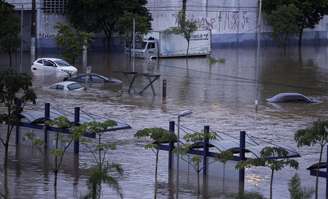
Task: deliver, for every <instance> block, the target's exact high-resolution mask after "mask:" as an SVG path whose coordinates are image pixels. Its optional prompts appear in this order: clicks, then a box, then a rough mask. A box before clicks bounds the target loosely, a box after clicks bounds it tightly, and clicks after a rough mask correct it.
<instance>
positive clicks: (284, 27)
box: [266, 4, 300, 50]
mask: <svg viewBox="0 0 328 199" xmlns="http://www.w3.org/2000/svg"><path fill="white" fill-rule="evenodd" d="M299 15H300V11H299V9H298V8H297V7H296V6H295V5H294V4H290V5H282V6H280V7H278V8H277V10H274V11H272V13H271V14H268V15H267V16H266V18H267V20H268V22H269V24H270V25H271V26H272V31H273V32H272V36H273V38H274V39H275V40H276V41H277V42H278V44H279V45H281V46H282V47H283V48H284V49H285V50H286V46H287V43H288V38H289V36H290V35H292V34H295V33H297V32H298V26H297V18H298V17H299Z"/></svg>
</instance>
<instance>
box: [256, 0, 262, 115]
mask: <svg viewBox="0 0 328 199" xmlns="http://www.w3.org/2000/svg"><path fill="white" fill-rule="evenodd" d="M258 6H259V9H258V16H257V28H256V30H257V33H256V37H257V49H256V71H255V75H256V77H255V78H256V97H255V111H256V112H257V110H258V98H259V82H258V81H259V78H258V76H259V73H260V72H259V71H260V66H261V63H260V61H261V25H262V0H259V5H258Z"/></svg>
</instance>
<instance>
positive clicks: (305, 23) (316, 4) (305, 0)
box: [263, 0, 328, 46]
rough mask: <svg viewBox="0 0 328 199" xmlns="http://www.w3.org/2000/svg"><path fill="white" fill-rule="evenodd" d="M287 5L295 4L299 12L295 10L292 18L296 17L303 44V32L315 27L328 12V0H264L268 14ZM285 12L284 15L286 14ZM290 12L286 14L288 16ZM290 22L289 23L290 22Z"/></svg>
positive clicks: (300, 42)
mask: <svg viewBox="0 0 328 199" xmlns="http://www.w3.org/2000/svg"><path fill="white" fill-rule="evenodd" d="M284 5H285V6H287V8H288V7H289V8H292V7H293V6H295V7H296V8H297V10H298V11H297V12H294V11H296V10H294V11H293V14H295V15H296V16H293V17H292V18H291V20H294V18H296V23H295V24H297V27H298V31H297V32H298V35H299V46H301V45H302V38H303V32H304V29H305V28H311V29H313V28H314V27H315V25H317V24H318V23H319V21H320V20H321V19H322V18H323V17H324V15H326V14H327V13H328V1H327V0H316V1H314V0H275V1H272V0H263V10H264V12H265V13H266V14H267V15H271V14H272V13H273V12H277V11H278V10H279V9H281V6H284ZM285 14H286V13H285ZM285 14H284V15H285ZM287 15H288V14H286V16H287ZM288 24H289V23H288Z"/></svg>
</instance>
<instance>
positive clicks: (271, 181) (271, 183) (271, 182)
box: [270, 170, 274, 199]
mask: <svg viewBox="0 0 328 199" xmlns="http://www.w3.org/2000/svg"><path fill="white" fill-rule="evenodd" d="M273 172H274V171H273V170H271V180H270V199H272V185H273Z"/></svg>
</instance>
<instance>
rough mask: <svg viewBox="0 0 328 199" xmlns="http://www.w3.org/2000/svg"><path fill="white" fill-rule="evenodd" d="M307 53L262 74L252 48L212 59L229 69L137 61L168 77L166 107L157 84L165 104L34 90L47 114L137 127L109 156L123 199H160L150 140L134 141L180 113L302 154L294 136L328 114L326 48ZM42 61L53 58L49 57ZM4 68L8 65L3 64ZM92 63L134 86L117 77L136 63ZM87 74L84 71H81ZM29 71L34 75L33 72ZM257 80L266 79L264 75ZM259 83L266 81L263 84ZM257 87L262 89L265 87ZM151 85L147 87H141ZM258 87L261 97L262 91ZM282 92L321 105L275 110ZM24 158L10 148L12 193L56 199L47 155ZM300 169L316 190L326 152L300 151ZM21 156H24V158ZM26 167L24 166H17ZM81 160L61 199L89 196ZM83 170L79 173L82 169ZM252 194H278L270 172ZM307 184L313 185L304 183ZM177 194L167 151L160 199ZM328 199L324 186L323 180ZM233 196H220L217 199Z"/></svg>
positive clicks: (85, 163)
mask: <svg viewBox="0 0 328 199" xmlns="http://www.w3.org/2000/svg"><path fill="white" fill-rule="evenodd" d="M316 49H317V48H312V47H306V48H304V50H303V57H302V59H299V57H298V55H297V53H296V52H297V50H293V49H291V50H290V52H289V53H288V55H287V56H283V55H282V53H281V52H280V50H279V49H275V48H267V49H264V50H263V53H262V55H263V57H262V58H261V59H262V64H261V68H260V69H258V70H257V71H258V72H256V68H255V65H256V64H255V51H256V49H253V48H241V49H215V50H214V51H213V56H214V57H216V58H224V59H225V63H215V64H212V65H209V63H208V60H207V59H206V58H190V59H189V65H188V66H186V62H185V60H184V59H163V60H160V61H159V64H157V63H156V61H153V62H149V61H144V60H137V62H136V67H135V68H136V71H139V72H153V73H159V74H161V80H163V79H167V81H168V98H167V101H166V102H167V103H166V104H165V105H163V104H162V103H161V96H160V94H161V81H158V82H156V83H155V88H156V92H157V96H155V97H154V96H152V94H151V92H150V90H148V91H147V92H146V93H145V94H144V95H143V96H138V95H128V94H127V92H126V90H127V84H125V86H124V88H123V92H117V91H112V90H111V89H109V88H107V87H100V88H98V87H96V88H90V89H88V90H87V91H83V92H77V93H61V92H54V91H51V90H49V89H48V86H49V85H50V84H52V83H54V82H57V81H59V80H61V79H62V77H61V76H60V75H59V76H58V75H50V76H45V75H34V76H33V78H34V79H33V81H34V87H35V90H36V92H37V94H38V103H37V106H38V107H40V108H41V107H42V106H43V103H45V102H50V103H51V104H52V107H53V108H57V109H65V110H69V111H71V112H72V111H73V107H75V106H80V107H81V108H82V110H84V111H87V112H90V113H93V114H96V115H102V116H106V117H110V118H115V119H118V120H121V121H125V122H127V123H128V124H130V125H131V126H132V127H133V129H131V130H123V131H117V132H112V133H109V134H108V135H107V136H106V139H107V140H108V141H112V142H116V143H118V149H117V150H116V151H113V152H111V153H110V154H109V157H110V158H111V160H114V161H116V162H118V163H121V164H122V166H123V168H124V170H125V174H124V176H123V177H122V178H121V179H120V184H121V186H122V188H123V193H124V198H152V196H153V187H154V184H153V173H154V163H155V156H154V154H153V153H152V152H151V151H147V150H144V149H143V147H142V144H143V142H141V143H140V141H137V140H136V139H135V138H134V137H133V134H134V133H135V132H136V130H138V129H142V128H145V127H155V126H156V127H157V126H159V127H164V128H167V127H168V122H169V121H170V120H176V118H177V113H178V112H179V111H181V110H185V109H191V110H192V111H193V114H192V115H191V116H189V117H187V118H183V121H182V124H183V125H184V126H188V127H190V128H192V129H195V130H202V129H203V126H204V125H210V127H211V129H217V130H220V131H224V132H227V133H229V134H231V135H234V136H238V135H239V131H241V130H246V131H247V132H248V133H249V134H251V135H253V136H256V137H259V138H261V139H264V140H266V141H269V142H275V143H277V144H281V145H287V146H289V147H294V148H296V144H295V143H294V141H293V135H294V132H295V131H296V130H297V129H299V128H303V127H305V126H307V125H309V124H310V123H311V122H312V121H313V120H315V119H317V118H319V117H325V116H326V112H327V109H328V108H327V107H328V106H327V99H328V98H327V96H328V95H327V92H328V90H327V83H326V82H327V78H328V76H327V73H328V70H327V66H328V64H327V59H326V53H325V52H326V51H327V49H326V48H324V47H321V48H320V50H316ZM42 56H52V55H51V54H50V55H49V54H46V53H43V54H42ZM1 60H3V59H1ZM89 62H90V63H89V64H90V65H92V66H93V72H96V73H100V74H104V75H111V76H114V77H116V78H120V79H122V80H125V79H124V77H123V76H120V75H119V74H117V73H113V71H117V70H121V71H128V70H131V67H130V65H129V60H128V58H127V57H126V56H125V55H122V54H110V55H107V54H105V53H90V54H89ZM79 69H80V71H82V68H81V67H80V68H79ZM24 70H25V71H27V72H29V66H28V65H26V67H25V68H24ZM256 74H258V76H257V75H256ZM257 79H258V81H256V80H257ZM257 82H259V84H258V85H259V86H258V87H257ZM145 83H146V82H145V81H144V80H142V79H138V80H137V82H136V88H137V89H140V88H141V87H142V85H144V84H145ZM257 88H258V90H257ZM257 92H259V96H260V99H259V101H260V106H259V110H258V112H257V113H256V112H255V109H254V105H253V104H254V100H255V96H256V94H257ZM279 92H301V93H303V94H305V95H307V96H310V97H313V98H315V99H318V100H319V101H321V103H318V104H310V105H309V104H283V105H280V104H279V105H274V104H268V103H266V102H265V99H266V98H268V97H271V96H273V95H275V94H277V93H279ZM28 150H31V149H30V147H27V148H26V149H24V150H18V152H20V153H18V152H17V153H16V152H15V150H14V149H12V150H11V158H10V159H11V160H12V162H11V166H10V169H9V184H10V192H11V194H12V196H13V198H52V197H53V187H52V180H53V176H52V172H51V170H50V169H49V165H48V163H47V162H45V157H44V156H42V155H39V156H38V155H37V154H34V155H32V153H30V152H29V153H26V151H28ZM299 152H300V153H301V155H302V158H299V161H300V163H301V164H300V166H301V167H300V169H299V171H298V173H299V175H300V177H301V178H302V179H303V185H304V186H314V180H315V178H314V177H309V172H308V171H307V170H306V168H307V167H308V166H309V165H311V164H312V163H314V162H315V161H316V160H317V156H318V154H317V152H318V148H316V147H313V148H302V149H300V150H299ZM18 156H19V157H18ZM16 160H17V161H16ZM73 160H74V157H73V155H72V154H69V155H68V156H67V157H66V159H65V162H64V164H65V165H64V168H63V171H62V172H61V174H60V177H59V187H58V194H59V195H58V196H59V198H79V197H80V196H81V195H83V194H85V191H86V178H87V170H86V169H87V168H88V167H89V166H91V165H92V157H91V156H90V154H87V153H83V152H82V153H81V154H80V159H79V165H80V171H81V172H80V173H79V175H78V174H76V170H77V167H74V161H73ZM75 166H76V165H75ZM246 173H247V177H246V189H247V190H248V191H259V192H261V193H263V194H264V195H266V196H267V194H268V189H269V171H268V170H266V169H248V170H247V172H246ZM293 174H294V171H293V170H290V169H284V170H283V171H281V172H278V173H277V174H276V175H275V181H274V189H275V190H274V197H275V198H287V197H288V187H287V183H288V180H289V179H290V178H291V177H292V175H293ZM305 179H306V180H305ZM169 190H171V191H172V187H170V186H169V185H168V175H167V154H166V153H165V152H162V153H161V158H160V166H159V198H172V194H174V193H172V192H170V191H169ZM320 190H321V193H320V194H321V196H323V194H324V183H323V181H321V187H320ZM103 194H104V198H108V197H109V198H115V193H114V192H113V191H112V190H111V189H104V193H103ZM180 196H181V197H182V198H188V199H189V198H197V196H196V194H195V192H194V189H193V188H190V187H187V186H185V187H182V190H181V194H180ZM220 197H221V198H224V197H223V196H219V195H216V196H213V197H211V198H220Z"/></svg>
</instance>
